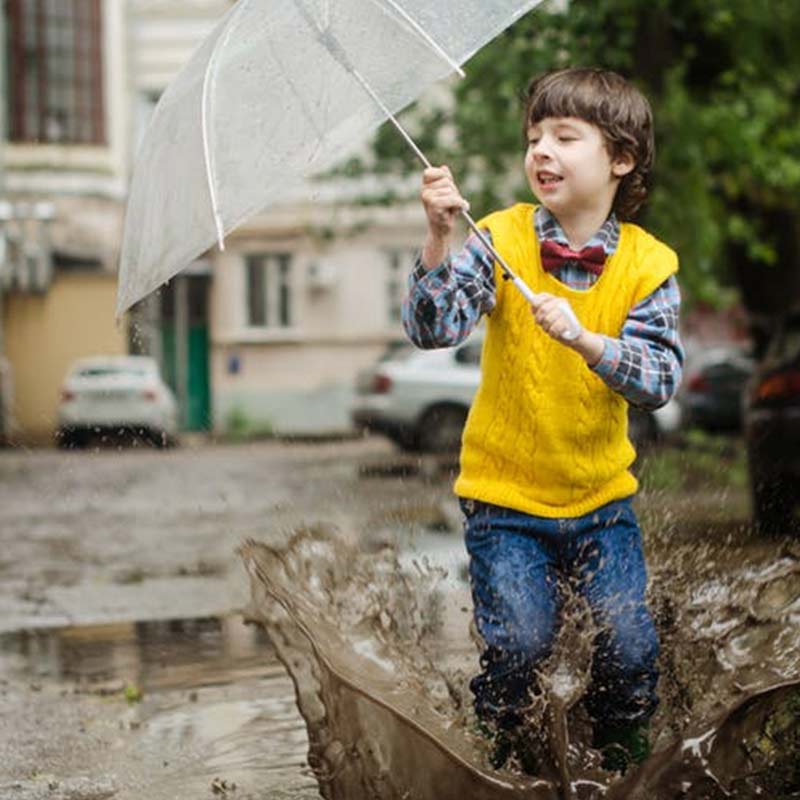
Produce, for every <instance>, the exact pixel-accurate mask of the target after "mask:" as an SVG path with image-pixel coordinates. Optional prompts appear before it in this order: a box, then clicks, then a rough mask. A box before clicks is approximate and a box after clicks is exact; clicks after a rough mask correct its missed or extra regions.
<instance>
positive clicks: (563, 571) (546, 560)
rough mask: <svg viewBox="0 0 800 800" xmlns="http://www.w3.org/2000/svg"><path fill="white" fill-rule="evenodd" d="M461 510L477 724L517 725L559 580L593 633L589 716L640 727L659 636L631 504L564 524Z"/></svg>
mask: <svg viewBox="0 0 800 800" xmlns="http://www.w3.org/2000/svg"><path fill="white" fill-rule="evenodd" d="M461 507H462V510H463V512H464V514H465V517H466V521H465V539H466V546H467V551H468V553H469V555H470V568H469V574H470V583H471V587H472V598H473V602H474V605H475V622H476V624H477V627H478V631H479V632H480V634H481V636H482V637H483V640H484V642H485V644H486V648H485V650H484V652H483V654H482V656H481V668H482V671H481V672H480V674H479V675H477V676H476V677H474V678H473V679H472V681H471V683H470V688H471V689H472V692H473V694H474V695H475V709H476V712H477V714H478V716H479V717H480V718H481V719H483V720H486V721H491V722H494V723H495V724H497V725H499V726H501V727H513V726H515V725H517V724H519V723H520V722H521V720H522V714H523V711H524V709H525V707H526V706H527V705H529V703H530V692H531V691H534V690H535V670H536V668H537V666H539V665H540V662H541V661H542V659H545V658H547V656H548V655H549V654H550V652H551V650H552V645H553V642H554V640H555V637H556V633H557V628H558V622H559V588H558V585H559V581H561V580H564V579H565V578H569V579H571V580H572V581H574V583H575V585H576V586H577V588H578V591H580V593H581V594H582V595H583V596H584V597H585V598H586V600H587V601H588V603H589V606H590V608H591V610H592V614H593V616H594V619H595V621H596V622H597V623H598V625H599V626H600V631H601V632H600V633H599V634H598V636H597V640H596V642H595V653H594V659H593V666H592V680H591V685H590V687H589V690H588V692H587V695H586V697H585V698H584V702H585V705H586V708H587V710H588V711H589V714H590V715H591V716H592V718H593V719H595V720H597V721H600V722H601V723H602V724H603V725H605V726H610V727H615V726H618V725H628V724H636V723H640V722H644V721H645V720H647V719H648V718H649V717H650V715H651V714H652V713H653V711H654V710H655V708H656V706H657V705H658V697H657V696H656V683H657V682H658V669H657V666H656V659H657V657H658V637H657V634H656V630H655V626H654V625H653V621H652V619H651V617H650V614H649V612H648V610H647V606H646V605H645V589H646V585H647V568H646V566H645V561H644V554H643V553H642V545H641V532H640V530H639V524H638V522H637V520H636V515H635V513H634V511H633V508H632V507H631V502H630V500H629V499H626V500H620V501H616V502H613V503H609V504H608V505H606V506H603V507H602V508H599V509H597V511H593V512H592V513H590V514H587V515H585V516H583V517H574V518H565V519H547V518H544V517H535V516H531V515H530V514H524V513H522V512H519V511H513V510H511V509H507V508H500V507H498V506H493V505H489V504H487V503H481V502H478V501H475V500H462V501H461Z"/></svg>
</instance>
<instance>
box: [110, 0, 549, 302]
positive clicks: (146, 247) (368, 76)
mask: <svg viewBox="0 0 800 800" xmlns="http://www.w3.org/2000/svg"><path fill="white" fill-rule="evenodd" d="M539 1H540V0H438V2H436V3H431V2H430V0H271V1H270V2H267V1H266V0H238V2H237V3H236V5H235V6H234V7H233V8H232V9H231V10H230V11H229V12H228V13H227V15H226V16H225V17H223V18H222V20H221V21H220V22H219V24H218V25H217V27H216V28H215V29H214V31H213V32H212V33H211V35H210V36H209V37H208V38H207V39H206V40H205V41H204V42H203V43H202V44H201V46H200V47H199V49H198V50H197V51H196V52H195V53H194V55H193V56H192V58H191V59H190V61H189V62H188V63H187V64H186V66H185V67H184V68H183V70H182V71H181V72H180V73H179V75H178V76H177V77H176V78H175V80H174V81H173V82H172V83H171V84H170V85H169V87H168V88H167V90H166V91H165V92H164V95H163V96H162V98H161V100H160V102H159V104H158V106H157V107H156V110H155V113H154V115H153V119H152V122H151V124H150V127H149V129H148V132H147V134H146V136H145V139H144V142H143V143H142V147H141V150H140V152H139V153H138V155H137V159H136V163H135V168H134V174H133V180H132V185H131V192H130V197H129V200H128V208H127V213H126V220H125V230H124V235H123V244H122V254H121V259H120V275H119V292H118V305H117V312H118V313H122V312H123V311H125V310H126V309H127V308H129V307H130V306H131V305H133V304H134V303H136V302H137V301H138V300H140V299H142V298H143V297H144V296H146V295H147V294H148V293H149V292H151V291H153V290H154V289H156V288H158V286H160V285H161V284H162V283H164V282H165V281H167V280H169V278H171V277H172V276H173V275H175V274H176V273H177V272H179V271H180V270H181V269H182V268H183V267H184V266H186V265H187V264H188V263H189V262H190V261H192V260H193V259H194V258H196V257H197V256H199V255H200V254H202V253H203V252H205V251H206V250H207V249H208V248H209V247H211V246H213V245H214V243H215V242H217V243H219V244H220V245H222V242H223V239H224V236H225V234H227V233H229V232H230V231H232V230H233V229H234V228H236V227H237V226H238V225H240V224H241V223H242V222H244V221H245V220H247V219H248V218H249V217H251V216H253V215H254V214H256V213H258V212H260V211H262V210H263V209H265V208H266V207H268V206H269V205H271V204H273V203H276V202H278V201H280V200H281V199H282V198H283V197H285V196H286V195H287V193H288V192H290V191H292V190H294V189H296V188H297V187H298V185H299V184H301V183H302V182H303V181H304V180H306V179H307V178H308V177H310V176H311V175H313V174H315V173H319V172H320V171H323V170H325V169H327V168H329V167H331V166H332V165H334V164H335V163H336V161H337V160H338V159H340V158H341V157H342V156H343V154H344V153H345V152H347V151H349V150H352V148H353V147H354V145H357V144H358V143H359V142H361V141H363V140H364V138H365V137H366V136H367V135H368V134H369V133H370V132H371V131H372V130H374V129H375V128H376V127H377V126H378V125H379V124H380V123H381V122H383V121H384V120H385V119H386V118H387V117H388V116H391V115H393V114H394V113H396V112H398V111H399V110H400V109H402V108H404V107H405V106H407V105H408V104H409V103H411V102H412V101H413V100H414V99H415V98H416V97H418V96H419V94H420V93H421V92H422V91H423V90H424V89H425V88H426V87H427V86H429V85H430V84H431V83H433V82H435V81H437V80H439V79H441V78H443V77H444V76H446V75H448V74H451V73H452V72H453V71H454V70H457V69H458V65H459V64H461V63H463V62H464V61H465V60H466V59H468V58H469V57H470V56H471V55H472V54H473V53H475V52H476V51H477V50H478V49H479V48H480V47H481V46H482V45H483V44H485V43H486V42H487V41H489V40H490V39H491V38H493V37H494V36H496V35H497V34H498V33H499V32H501V31H502V30H503V29H504V28H506V27H507V26H508V25H509V24H510V23H511V22H513V21H514V20H515V19H516V18H518V17H520V16H521V15H522V14H524V13H525V12H526V11H528V10H529V9H530V8H532V7H533V6H535V5H536V4H537V3H538V2H539Z"/></svg>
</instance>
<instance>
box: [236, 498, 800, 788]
mask: <svg viewBox="0 0 800 800" xmlns="http://www.w3.org/2000/svg"><path fill="white" fill-rule="evenodd" d="M649 522H650V523H652V522H653V520H650V521H649ZM657 523H658V524H657V525H654V526H652V528H653V530H655V533H647V530H646V541H647V549H648V558H649V561H650V569H651V583H652V590H651V597H650V603H651V607H652V610H653V612H654V615H655V617H656V620H657V624H658V627H659V629H660V636H661V641H662V651H663V653H662V659H661V671H662V678H661V682H660V694H661V698H662V703H661V706H660V708H659V711H658V712H657V714H656V716H655V717H654V719H653V721H652V736H653V738H654V745H655V746H654V753H653V755H652V756H651V757H650V758H649V759H648V761H646V762H645V763H644V764H643V765H642V766H641V767H639V768H637V769H635V770H629V772H628V774H627V775H625V776H624V778H622V777H620V776H618V775H612V774H609V773H606V772H604V771H603V770H602V769H601V768H600V766H599V761H600V759H599V757H598V754H597V753H596V752H595V751H593V750H592V749H591V748H590V747H589V745H588V742H589V740H590V726H589V721H588V718H587V716H586V713H585V711H584V710H583V708H582V705H581V702H580V699H581V696H582V694H583V691H584V689H585V688H586V685H587V682H588V675H589V671H590V666H591V655H590V652H591V646H590V643H591V638H592V636H593V631H592V630H591V626H590V625H587V622H586V619H587V617H586V614H585V609H581V607H580V604H579V603H578V604H572V605H571V604H570V603H567V606H566V607H567V608H570V609H571V612H570V614H569V615H568V618H567V619H565V621H564V625H563V631H562V636H561V641H560V646H559V647H557V649H556V653H555V654H554V656H553V658H552V659H551V660H550V662H549V663H548V665H547V667H546V668H545V674H544V675H543V676H542V677H543V682H544V684H545V685H546V686H548V687H549V689H548V696H547V702H546V703H544V704H540V707H539V708H538V710H536V712H535V714H534V716H533V717H532V719H531V721H530V725H531V729H532V731H534V732H535V733H536V734H537V735H538V737H539V738H540V740H541V741H542V742H543V743H544V747H545V750H546V753H547V759H546V762H545V766H544V767H543V769H542V773H541V775H540V776H539V777H537V778H530V777H528V776H525V775H523V774H522V773H521V772H520V771H517V770H515V769H514V768H513V765H512V768H511V769H506V770H501V771H496V770H493V769H491V768H490V766H489V764H488V752H487V745H486V743H485V741H484V740H483V739H482V738H481V737H480V736H478V735H476V734H475V719H474V716H473V712H472V707H471V695H470V693H469V690H468V688H467V683H468V680H469V677H470V676H471V675H472V674H473V672H474V671H475V669H476V665H477V657H478V652H479V650H478V644H477V642H476V640H475V638H474V636H473V635H472V632H471V625H470V620H471V601H470V598H469V591H468V586H467V584H466V581H465V579H464V578H465V576H464V572H463V569H462V568H461V567H462V565H463V555H462V556H459V551H460V548H461V545H460V541H457V540H458V539H459V537H458V536H453V535H450V536H447V535H444V539H443V540H446V541H447V544H446V545H444V544H443V545H440V546H438V547H437V546H436V544H435V541H436V536H435V534H428V535H427V536H428V538H427V539H426V541H425V542H424V547H423V550H427V551H428V554H429V556H430V558H426V557H425V556H424V555H417V557H412V556H410V555H409V554H408V552H406V553H405V555H401V556H398V551H397V550H396V549H395V548H393V547H392V546H390V543H388V542H380V541H378V542H377V543H376V544H375V545H374V546H373V547H372V548H371V549H370V550H365V549H364V547H363V545H360V546H358V547H356V546H354V545H352V544H349V542H352V541H353V537H352V536H348V535H346V532H345V533H343V532H341V531H337V530H335V529H333V528H331V527H328V526H325V525H316V526H312V527H309V528H305V529H302V530H298V531H296V532H295V533H294V535H293V536H291V537H290V538H288V539H287V541H285V542H284V543H283V544H282V545H281V546H275V545H274V544H272V545H267V544H264V543H260V542H257V541H250V542H248V543H246V544H245V545H244V546H243V547H242V549H241V555H242V557H243V560H244V563H245V566H246V568H247V571H248V573H249V575H250V579H251V593H252V601H251V605H250V607H249V609H248V610H247V616H248V618H249V619H251V620H253V621H255V622H257V623H258V624H259V625H260V626H262V627H263V628H264V629H265V630H266V631H267V632H268V634H269V637H270V639H271V641H272V642H273V643H274V645H275V647H276V650H277V654H278V656H279V658H280V660H281V661H282V662H283V663H284V664H285V666H286V668H287V671H288V672H289V674H290V675H291V678H292V681H293V684H294V689H295V695H296V700H297V704H298V707H299V709H300V711H301V713H302V715H303V718H304V720H305V723H306V726H307V730H308V736H309V756H308V761H309V764H310V766H311V768H312V770H313V773H314V775H315V777H316V779H317V781H318V784H319V787H320V792H321V794H322V795H323V796H324V797H325V798H331V799H335V800H338V799H339V798H362V797H363V798H376V799H377V798H380V800H384V799H386V800H388V799H389V798H392V799H393V798H398V799H399V798H407V799H409V800H410V799H412V798H415V799H417V800H428V798H431V799H432V798H451V797H452V798H459V797H470V798H497V799H498V800H499V799H500V798H520V799H521V798H530V799H531V800H534V799H538V798H543V799H544V798H554V799H555V798H586V799H587V800H590V799H593V798H609V799H612V800H616V799H619V800H621V799H622V798H649V799H652V798H655V800H661V799H662V798H663V800H675V798H689V799H692V798H695V799H696V800H701V798H702V799H704V800H714V799H715V798H723V797H726V798H727V797H732V798H741V799H742V800H744V798H764V797H769V798H773V800H779V799H780V798H789V797H796V796H798V795H797V793H798V792H800V547H799V546H798V545H797V543H796V542H793V541H792V540H788V539H787V540H785V541H784V540H771V541H763V540H759V539H758V538H756V537H755V536H754V535H753V534H752V532H751V531H750V530H749V529H748V528H747V527H745V526H742V525H737V524H735V523H728V522H724V523H717V524H713V525H704V524H702V523H694V524H692V525H685V524H682V523H680V522H678V521H675V520H672V519H671V517H670V515H669V513H666V514H663V515H662V516H661V518H660V519H659V520H657ZM418 552H419V551H418Z"/></svg>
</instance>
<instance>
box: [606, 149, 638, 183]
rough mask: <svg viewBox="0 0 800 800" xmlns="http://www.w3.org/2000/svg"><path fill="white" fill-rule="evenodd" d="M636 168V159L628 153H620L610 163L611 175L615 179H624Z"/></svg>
mask: <svg viewBox="0 0 800 800" xmlns="http://www.w3.org/2000/svg"><path fill="white" fill-rule="evenodd" d="M635 166H636V159H635V158H634V157H633V156H632V155H631V154H630V153H620V155H619V156H617V157H616V158H615V159H614V160H613V161H612V162H611V173H612V175H613V176H614V177H615V178H624V177H625V176H626V175H628V174H629V173H630V172H633V168H634V167H635Z"/></svg>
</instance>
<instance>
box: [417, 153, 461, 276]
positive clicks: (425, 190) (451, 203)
mask: <svg viewBox="0 0 800 800" xmlns="http://www.w3.org/2000/svg"><path fill="white" fill-rule="evenodd" d="M420 198H421V199H422V205H423V206H424V208H425V214H426V216H427V217H428V237H427V239H426V241H425V247H424V248H423V261H424V262H425V263H426V266H429V267H433V266H435V263H439V262H441V261H442V260H443V258H444V256H445V255H446V254H447V249H448V244H449V241H450V237H451V235H452V233H453V228H454V226H455V221H456V216H457V215H458V214H459V213H460V212H461V211H462V210H464V211H467V210H469V203H468V202H467V201H466V200H465V199H464V198H463V197H462V196H461V194H460V192H459V191H458V188H457V187H456V183H455V181H454V180H453V174H452V173H451V172H450V169H449V167H446V166H442V167H428V168H427V169H426V170H425V171H424V172H423V173H422V191H421V192H420ZM426 256H427V257H426ZM429 262H435V263H429Z"/></svg>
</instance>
